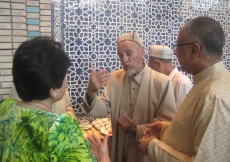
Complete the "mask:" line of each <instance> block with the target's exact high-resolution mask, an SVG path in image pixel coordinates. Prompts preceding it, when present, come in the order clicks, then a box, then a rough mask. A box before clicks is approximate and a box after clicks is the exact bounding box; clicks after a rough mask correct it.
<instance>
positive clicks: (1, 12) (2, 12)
mask: <svg viewBox="0 0 230 162" xmlns="http://www.w3.org/2000/svg"><path fill="white" fill-rule="evenodd" d="M0 15H10V9H0Z"/></svg>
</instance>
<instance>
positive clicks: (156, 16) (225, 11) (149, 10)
mask: <svg viewBox="0 0 230 162" xmlns="http://www.w3.org/2000/svg"><path fill="white" fill-rule="evenodd" d="M229 9H230V2H229V1H226V0H218V1H217V0H186V1H184V0H78V1H76V0H68V1H67V0H53V2H52V26H53V32H52V33H53V37H54V38H55V39H56V40H58V41H60V42H62V44H63V46H64V49H65V51H66V53H67V55H68V56H69V57H70V59H71V67H70V69H69V71H68V91H69V93H70V96H71V102H72V104H73V108H75V112H76V113H77V115H84V113H83V111H82V108H81V104H82V100H83V96H84V92H85V90H86V88H87V85H88V80H89V75H90V73H91V69H92V67H96V68H97V69H103V68H105V69H107V70H108V71H111V72H113V71H114V70H116V69H119V68H121V65H120V62H119V59H118V57H117V54H116V43H115V41H116V37H117V36H119V35H121V34H123V33H126V32H129V31H132V30H135V31H136V32H137V33H138V34H139V36H140V37H141V38H142V39H143V41H144V47H145V51H146V55H145V61H146V62H147V59H148V54H149V47H150V46H151V45H153V44H163V45H167V46H169V47H172V45H173V44H174V43H175V42H176V38H177V35H178V31H179V29H180V28H181V27H182V26H183V24H184V22H185V21H186V20H188V19H191V18H194V17H197V16H209V17H212V18H214V19H216V20H218V21H219V23H220V24H221V25H222V26H223V28H224V31H225V36H226V45H225V47H224V54H225V55H224V56H223V61H224V63H225V65H226V67H227V68H228V69H230V12H229ZM173 64H174V65H175V66H178V68H179V69H180V65H179V63H178V61H177V59H176V57H175V56H174V57H173ZM186 75H188V76H189V77H190V78H191V79H192V77H193V76H191V75H189V74H186Z"/></svg>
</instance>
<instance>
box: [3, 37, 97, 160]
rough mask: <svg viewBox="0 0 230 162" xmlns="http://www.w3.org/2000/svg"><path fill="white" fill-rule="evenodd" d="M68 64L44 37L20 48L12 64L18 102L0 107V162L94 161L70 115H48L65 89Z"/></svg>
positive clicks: (6, 102) (7, 101) (55, 44)
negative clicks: (19, 99)
mask: <svg viewBox="0 0 230 162" xmlns="http://www.w3.org/2000/svg"><path fill="white" fill-rule="evenodd" d="M69 66H70V60H69V58H68V57H67V56H66V54H65V52H64V51H63V50H62V49H61V45H60V43H58V42H56V41H54V40H53V39H51V38H49V37H37V38H34V39H32V40H29V41H25V42H23V43H22V44H21V45H20V46H19V48H18V49H17V51H16V53H15V56H14V60H13V81H14V84H15V87H16V90H17V93H18V95H19V97H20V98H21V99H22V101H19V102H17V101H16V100H13V99H5V100H3V101H1V102H0V161H33V162H34V161H38V162H42V161H45V162H47V161H62V162H63V161H68V162H70V161H75V162H76V161H84V162H91V161H96V159H95V157H94V155H93V154H92V151H91V150H90V146H89V144H88V141H87V140H86V139H85V138H84V136H83V133H82V131H81V128H80V127H79V125H78V123H77V122H76V121H75V119H74V118H73V117H72V116H71V115H70V114H61V115H60V114H55V113H52V104H53V103H55V102H56V101H58V100H60V99H62V97H63V95H64V94H65V91H66V87H67V80H66V72H67V69H68V68H69Z"/></svg>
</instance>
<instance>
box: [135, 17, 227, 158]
mask: <svg viewBox="0 0 230 162" xmlns="http://www.w3.org/2000/svg"><path fill="white" fill-rule="evenodd" d="M224 44H225V36H224V31H223V29H222V27H221V26H220V24H219V23H218V22H217V21H215V20H214V19H212V18H209V17H198V18H195V19H192V20H190V21H189V22H188V23H186V24H185V26H184V27H183V28H182V29H181V30H180V31H179V35H178V37H177V45H175V54H176V56H177V58H178V60H179V62H180V65H181V67H182V70H184V71H186V72H188V73H191V74H193V75H194V86H193V88H192V89H191V90H190V92H189V93H188V94H187V96H186V98H185V99H184V101H183V102H182V104H181V106H180V108H179V109H178V111H177V114H176V115H175V117H174V118H173V120H172V122H171V124H167V123H165V122H160V123H159V122H156V123H153V124H151V125H149V126H148V127H149V128H148V129H147V130H145V131H144V134H146V135H147V134H149V135H153V136H151V137H148V136H146V138H144V139H141V140H139V146H140V147H141V148H142V151H143V152H144V153H146V154H147V153H148V155H149V156H150V157H151V159H152V161H170V162H174V161H198V162H204V161H205V162H206V161H207V162H212V161H215V162H223V161H230V156H229V152H230V135H229V134H230V84H229V83H230V73H229V71H228V70H227V69H226V68H225V66H224V65H223V62H222V55H223V47H224ZM153 131H154V132H153ZM159 135H160V138H158V139H157V138H155V137H154V136H159ZM152 138H153V139H152ZM151 139H152V140H151ZM150 141H151V142H150ZM149 142H150V143H149ZM148 143H149V144H148Z"/></svg>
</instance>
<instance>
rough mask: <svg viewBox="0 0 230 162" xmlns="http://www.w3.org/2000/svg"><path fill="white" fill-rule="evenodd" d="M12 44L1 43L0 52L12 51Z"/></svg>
mask: <svg viewBox="0 0 230 162" xmlns="http://www.w3.org/2000/svg"><path fill="white" fill-rule="evenodd" d="M11 48H12V43H0V50H1V49H11Z"/></svg>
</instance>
